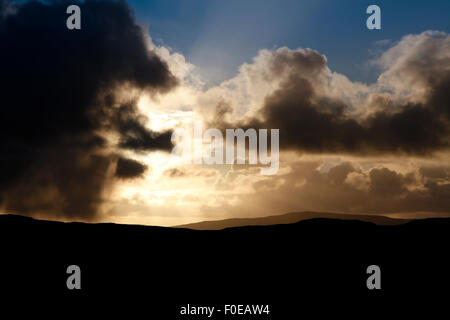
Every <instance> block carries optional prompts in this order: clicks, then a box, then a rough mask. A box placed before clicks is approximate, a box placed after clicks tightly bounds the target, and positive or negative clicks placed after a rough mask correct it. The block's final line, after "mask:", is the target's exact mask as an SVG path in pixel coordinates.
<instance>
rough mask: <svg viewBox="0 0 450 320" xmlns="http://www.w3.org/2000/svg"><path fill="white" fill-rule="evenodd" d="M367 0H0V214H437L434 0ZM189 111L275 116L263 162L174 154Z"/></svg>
mask: <svg viewBox="0 0 450 320" xmlns="http://www.w3.org/2000/svg"><path fill="white" fill-rule="evenodd" d="M73 3H77V4H78V5H79V7H80V11H81V29H80V30H77V29H74V30H70V29H68V28H67V25H66V20H67V18H68V14H67V13H66V8H67V6H68V5H71V4H73ZM370 4H373V3H371V2H370V3H369V2H365V1H215V0H210V1H195V2H194V1H175V0H173V1H172V0H171V1H131V0H130V2H126V1H119V0H100V1H97V0H84V1H82V2H77V1H71V2H69V1H65V0H48V1H44V2H43V1H40V2H36V1H20V2H17V1H15V2H12V1H10V0H0V43H1V45H2V50H0V69H1V70H2V71H1V73H0V86H1V87H2V96H1V97H0V100H1V103H0V104H1V106H2V107H1V108H0V136H1V139H0V212H2V213H16V214H22V215H27V216H32V217H38V218H44V219H51V220H61V221H87V222H115V223H131V224H145V225H163V226H173V225H180V224H186V223H191V222H198V221H204V220H218V219H226V218H236V217H260V216H268V215H275V214H283V213H287V212H294V211H315V212H339V213H358V214H380V215H387V216H392V217H403V218H411V217H434V216H448V215H450V196H449V195H450V166H449V163H450V162H449V160H450V95H449V92H450V36H449V33H450V30H449V22H448V21H450V20H449V19H448V18H449V15H450V10H449V9H450V3H449V2H448V1H434V2H432V4H430V3H427V2H425V1H423V2H422V1H420V2H419V1H378V2H377V3H376V4H378V5H379V6H380V8H381V30H368V29H367V28H366V19H367V17H368V15H367V14H366V13H365V10H366V8H367V6H368V5H370ZM199 123H200V124H201V125H202V127H203V128H204V129H205V130H206V129H207V128H212V129H215V130H216V131H215V132H216V134H217V135H216V136H218V135H222V134H224V133H225V132H226V130H227V129H237V128H242V129H244V130H253V129H255V130H262V129H267V130H272V129H277V130H279V163H278V165H277V168H278V171H277V172H276V173H275V174H272V175H262V174H261V170H260V169H261V168H262V167H264V165H263V164H261V163H257V164H248V161H247V160H249V159H248V158H245V159H243V160H245V161H247V162H246V163H244V164H237V163H236V162H237V159H233V160H236V162H235V163H233V164H218V163H216V164H212V165H210V164H206V163H204V162H202V161H200V163H195V162H196V161H197V160H199V159H200V160H201V159H202V155H203V154H204V153H205V152H208V151H209V150H210V147H211V146H212V145H211V144H210V143H208V142H207V141H201V139H199V138H194V139H193V142H194V145H196V143H200V144H199V148H196V149H192V150H190V151H192V152H185V153H184V154H183V157H178V156H176V155H174V154H173V152H172V151H173V148H174V146H175V145H177V142H176V141H174V140H173V139H172V138H173V134H174V133H175V132H179V130H186V131H188V132H192V130H193V126H194V125H195V124H199ZM217 132H218V133H217ZM270 145H271V146H274V144H273V143H271V144H270ZM225 147H228V144H225ZM252 150H253V149H252Z"/></svg>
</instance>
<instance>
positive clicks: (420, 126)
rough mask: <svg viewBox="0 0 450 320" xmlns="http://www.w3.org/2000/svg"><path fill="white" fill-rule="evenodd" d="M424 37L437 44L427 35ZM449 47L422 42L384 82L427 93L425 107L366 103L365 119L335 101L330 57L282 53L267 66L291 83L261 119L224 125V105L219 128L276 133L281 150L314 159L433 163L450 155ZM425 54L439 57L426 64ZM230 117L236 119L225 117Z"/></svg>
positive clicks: (387, 99) (385, 99) (381, 99)
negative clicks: (421, 158)
mask: <svg viewBox="0 0 450 320" xmlns="http://www.w3.org/2000/svg"><path fill="white" fill-rule="evenodd" d="M419 37H421V38H427V37H430V36H429V35H428V34H426V33H425V34H422V35H420V36H419ZM449 42H450V38H444V37H442V36H441V38H439V39H437V40H435V42H432V44H429V43H428V42H424V41H422V42H421V45H418V46H417V47H419V48H414V50H415V51H414V50H413V49H410V48H407V49H408V50H409V51H408V52H405V53H404V54H405V55H406V54H408V55H409V56H408V59H404V60H405V61H402V62H401V63H398V64H397V65H396V66H395V67H392V68H391V69H392V70H391V71H388V72H387V74H386V75H385V76H384V79H385V78H386V77H387V75H389V76H390V77H391V78H394V76H392V74H393V73H394V74H401V75H404V81H408V82H410V83H412V84H415V85H416V87H417V86H419V85H420V89H421V92H422V96H421V97H420V98H421V99H417V97H416V99H415V100H413V99H408V100H407V101H405V99H403V101H405V102H401V103H400V102H398V101H401V99H396V98H398V97H396V96H389V95H385V96H378V97H377V96H376V95H372V99H367V100H366V104H367V105H366V107H367V109H368V110H369V111H370V112H368V114H366V115H364V116H361V115H360V114H358V115H356V113H354V112H352V111H354V107H353V106H352V105H350V104H349V103H348V101H343V100H341V99H340V98H336V97H334V98H333V97H331V95H330V94H329V89H328V84H327V82H328V81H329V78H328V77H329V70H328V68H327V64H326V59H325V57H324V56H323V55H321V54H319V53H318V52H316V51H313V50H309V49H308V50H294V51H292V50H288V49H287V48H284V49H283V50H281V49H280V50H277V51H275V52H273V53H272V54H273V56H272V58H271V59H270V60H269V62H268V67H267V68H268V70H269V71H270V72H268V74H269V76H268V77H280V75H287V76H283V77H281V79H284V80H283V81H282V82H281V83H280V86H279V88H278V89H277V90H275V91H274V92H273V93H272V94H270V95H269V96H267V97H266V99H265V101H264V104H263V106H262V107H261V109H260V110H259V111H260V112H259V113H258V114H257V116H256V117H253V118H249V119H246V120H245V121H240V122H237V123H225V122H224V120H223V119H224V108H223V107H222V106H221V105H220V106H219V107H218V109H217V115H216V117H215V119H214V120H213V121H212V123H213V124H214V125H216V126H219V127H221V128H233V127H243V128H277V129H280V147H281V148H284V149H295V150H301V151H305V152H311V153H351V154H360V155H367V154H380V153H386V154H388V153H389V154H391V153H394V154H395V153H404V154H415V155H429V154H431V153H433V152H434V151H437V150H443V149H448V148H449V147H450V71H449V70H450V69H449V67H450V59H449V58H446V59H442V58H440V57H441V56H445V50H446V49H445V48H448V45H449ZM407 49H404V50H405V51H407ZM426 49H427V50H428V49H429V50H430V52H434V51H437V52H438V53H437V54H432V55H430V56H427V57H426V59H424V58H423V57H424V52H428V51H427V50H426ZM433 50H434V51H433ZM439 52H440V53H439ZM396 81H398V82H401V81H403V80H402V78H400V79H396ZM395 85H398V84H395ZM416 87H415V88H416ZM339 90H341V91H342V89H339ZM349 90H352V89H349ZM341 93H342V94H344V95H345V94H350V95H351V94H353V93H352V92H348V93H346V92H341ZM225 112H228V113H229V111H227V110H226V109H225Z"/></svg>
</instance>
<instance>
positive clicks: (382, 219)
mask: <svg viewBox="0 0 450 320" xmlns="http://www.w3.org/2000/svg"><path fill="white" fill-rule="evenodd" d="M314 218H327V219H343V220H359V221H366V222H372V223H375V224H379V225H396V224H403V223H406V222H408V221H410V220H408V219H392V218H389V217H386V216H382V215H363V214H343V213H326V212H291V213H287V214H280V215H273V216H266V217H257V218H235V219H225V220H213V221H202V222H197V223H190V224H184V225H180V226H176V227H178V228H189V229H194V230H221V229H226V228H233V227H243V226H268V225H277V224H289V223H295V222H299V221H302V220H308V219H314Z"/></svg>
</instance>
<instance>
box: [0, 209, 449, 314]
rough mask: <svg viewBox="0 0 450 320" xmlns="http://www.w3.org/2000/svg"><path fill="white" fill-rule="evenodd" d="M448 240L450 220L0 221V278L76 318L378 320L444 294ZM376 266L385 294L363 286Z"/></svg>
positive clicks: (12, 294)
mask: <svg viewBox="0 0 450 320" xmlns="http://www.w3.org/2000/svg"><path fill="white" fill-rule="evenodd" d="M449 238H450V219H427V220H415V221H411V222H408V223H405V224H402V225H391V226H385V225H375V224H373V223H369V222H361V221H355V220H339V219H323V218H321V219H311V220H304V221H301V222H298V223H293V224H286V225H275V226H251V227H239V228H230V229H225V230H221V231H196V230H188V229H178V228H162V227H147V226H134V225H116V224H83V223H62V222H49V221H39V220H34V219H31V218H25V217H20V216H11V215H2V216H0V241H1V243H2V264H1V267H0V271H1V275H2V290H6V291H7V292H8V298H10V299H13V300H14V299H16V300H17V299H19V300H20V301H22V300H25V299H33V300H36V299H43V300H45V301H47V302H48V301H61V303H69V304H72V303H76V306H77V308H78V309H79V310H84V309H83V308H85V307H86V306H87V305H89V304H91V303H94V304H95V305H96V306H97V307H98V306H99V303H100V302H105V303H107V305H109V304H110V303H111V301H116V300H118V301H119V302H120V303H119V304H118V305H120V306H123V307H126V308H127V310H128V311H129V312H131V313H134V312H139V311H144V312H145V314H146V315H148V316H149V317H150V318H155V317H156V318H157V319H180V318H179V314H178V312H179V308H180V306H181V305H186V304H188V303H189V304H197V305H199V304H203V305H208V304H209V305H215V306H216V307H218V306H220V305H222V306H223V304H233V303H235V304H248V303H255V304H270V305H271V308H272V313H271V316H270V317H268V319H280V320H283V319H289V318H291V317H292V315H297V316H298V315H299V314H300V315H301V314H304V312H306V311H313V312H314V313H315V314H316V315H318V316H321V315H327V316H329V315H340V314H342V315H343V314H345V315H346V316H349V315H351V314H355V313H356V309H355V306H356V305H358V306H359V307H360V306H366V307H368V308H369V307H371V306H372V305H376V309H374V310H373V311H371V312H372V313H373V312H379V313H380V314H383V312H385V311H387V310H389V312H390V313H392V312H394V311H395V310H400V309H401V310H403V309H404V304H401V303H400V301H402V299H404V300H405V301H408V302H407V303H408V305H410V304H412V301H415V300H420V301H421V303H422V304H423V303H424V302H425V301H426V299H430V298H433V299H434V297H441V298H443V297H446V296H448V295H443V294H442V292H445V290H446V288H448V285H450V278H449V273H448V270H449V269H450V264H449V261H448V259H447V256H448V243H449V240H450V239H449ZM72 264H76V265H79V266H80V268H81V270H82V289H81V290H79V291H70V290H68V289H67V288H66V279H67V274H66V268H67V266H69V265H72ZM372 264H376V265H378V266H380V268H381V272H382V277H381V279H382V280H381V283H382V289H381V290H375V291H374V290H372V291H371V290H368V289H367V287H366V280H367V277H368V275H367V274H366V268H367V267H368V266H369V265H372ZM411 299H412V300H411ZM6 301H7V300H6ZM58 303H59V302H58ZM325 303H326V304H327V306H328V307H327V308H322V306H323V304H325ZM115 307H116V306H115ZM336 307H338V308H339V309H336ZM111 308H112V307H108V310H110V312H112V310H113V308H112V309H111ZM299 308H301V309H299ZM408 308H409V307H408ZM402 313H403V314H404V311H402ZM355 315H356V314H355ZM181 319H191V318H188V317H186V318H181ZM192 319H202V318H192ZM213 319H234V318H230V317H223V318H222V317H221V316H220V315H218V316H215V317H214V318H213ZM254 319H259V318H254ZM263 319H266V318H263Z"/></svg>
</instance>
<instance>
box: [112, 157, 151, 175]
mask: <svg viewBox="0 0 450 320" xmlns="http://www.w3.org/2000/svg"><path fill="white" fill-rule="evenodd" d="M146 170H147V166H146V165H144V164H142V163H140V162H139V161H136V160H133V159H126V158H119V160H117V167H116V174H115V176H116V177H117V178H120V179H133V178H137V177H142V175H143V174H144V172H145V171H146Z"/></svg>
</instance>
